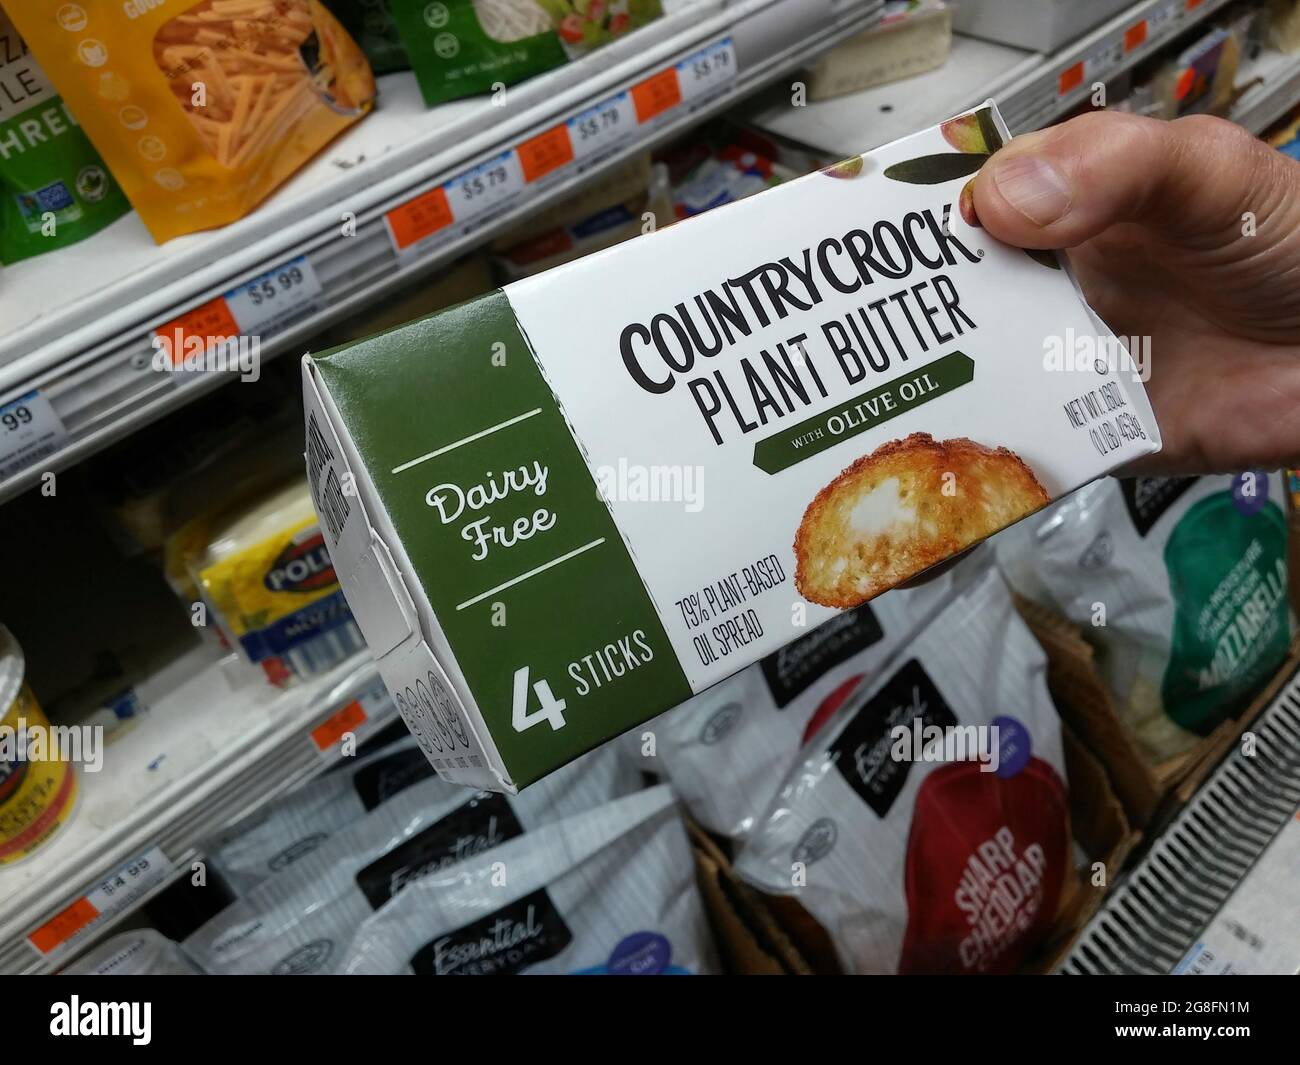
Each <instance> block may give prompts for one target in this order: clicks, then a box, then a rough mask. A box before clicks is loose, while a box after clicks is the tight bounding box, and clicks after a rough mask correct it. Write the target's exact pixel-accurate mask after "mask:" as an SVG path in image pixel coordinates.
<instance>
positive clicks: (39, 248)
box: [0, 0, 131, 264]
mask: <svg viewBox="0 0 1300 1065" xmlns="http://www.w3.org/2000/svg"><path fill="white" fill-rule="evenodd" d="M9 2H10V5H11V6H13V7H17V4H16V3H14V0H9ZM130 209H131V205H130V204H129V203H127V201H126V197H125V196H124V195H123V194H122V190H121V189H120V188H119V187H118V185H117V182H116V181H114V180H113V177H112V175H110V174H109V172H108V167H106V166H105V165H104V161H103V160H102V159H101V158H100V157H99V153H98V152H96V151H95V149H94V148H93V147H92V146H91V143H90V141H89V140H88V139H87V138H86V135H85V133H83V132H82V130H81V127H80V126H79V125H77V120H76V119H75V118H73V116H72V112H71V111H69V110H68V107H67V105H66V104H65V103H64V102H63V98H62V97H60V96H59V94H58V93H57V92H55V91H54V88H53V86H51V85H50V82H49V79H48V78H47V77H46V76H45V74H44V72H43V71H42V70H41V68H40V67H39V66H38V65H37V63H36V59H35V57H34V56H32V55H31V53H30V52H28V50H27V46H26V45H25V44H24V43H23V41H22V38H21V37H19V36H18V31H17V30H16V29H15V28H14V26H13V24H12V23H11V22H10V21H9V17H8V16H7V15H6V14H5V13H4V11H3V10H2V9H0V263H6V264H10V263H16V262H18V261H19V260H20V259H26V258H29V257H31V256H33V255H40V254H41V253H42V252H47V251H53V250H54V249H55V248H62V247H64V246H65V245H67V244H73V243H75V242H76V241H79V240H83V239H84V238H86V237H88V236H90V235H91V234H92V233H98V232H99V231H100V230H101V229H103V228H104V227H105V226H106V225H108V224H109V223H110V222H113V221H115V220H116V219H118V218H121V217H122V215H124V214H126V212H127V211H129V210H130Z"/></svg>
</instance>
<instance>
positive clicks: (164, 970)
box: [63, 928, 202, 976]
mask: <svg viewBox="0 0 1300 1065" xmlns="http://www.w3.org/2000/svg"><path fill="white" fill-rule="evenodd" d="M63 972H64V973H65V974H67V975H69V976H72V975H76V976H201V975H202V973H200V972H199V970H198V969H197V968H196V967H195V965H194V963H193V962H192V961H190V960H189V958H187V957H185V955H184V954H183V953H182V952H181V948H180V947H179V946H178V945H177V944H176V943H173V942H172V941H171V940H170V939H168V938H167V937H166V936H164V935H162V934H161V933H160V932H156V931H154V929H152V928H137V929H134V930H132V931H130V932H122V933H120V934H119V935H116V936H113V937H111V938H109V939H106V940H104V942H103V943H101V944H100V945H99V946H97V947H95V948H94V949H93V950H89V951H87V952H86V953H85V954H83V955H82V956H81V957H80V958H78V959H77V960H76V961H74V962H73V963H72V964H71V965H69V966H68V967H67V968H66V969H64V970H63Z"/></svg>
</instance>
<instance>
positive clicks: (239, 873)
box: [201, 737, 433, 895]
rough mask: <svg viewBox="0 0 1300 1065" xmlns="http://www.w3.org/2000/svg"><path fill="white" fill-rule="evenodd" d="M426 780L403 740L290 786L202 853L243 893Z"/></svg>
mask: <svg viewBox="0 0 1300 1065" xmlns="http://www.w3.org/2000/svg"><path fill="white" fill-rule="evenodd" d="M431 776H433V766H431V765H430V764H429V760H428V759H427V758H425V757H424V752H423V751H421V750H420V748H419V745H418V744H416V742H415V740H414V739H411V738H409V737H408V738H407V739H404V740H400V741H399V742H397V743H394V744H390V745H389V746H387V747H384V748H383V749H382V750H378V751H375V752H374V753H373V754H369V755H366V756H365V757H362V758H356V759H353V760H351V761H349V762H347V763H345V764H344V765H342V766H339V767H338V768H337V769H335V770H334V771H333V772H330V773H325V774H323V775H321V776H319V777H316V778H315V779H314V780H311V781H309V782H308V783H306V784H304V785H303V786H302V787H300V788H295V789H294V790H293V791H291V792H290V793H289V794H288V795H286V796H284V797H283V798H282V799H279V800H277V801H276V802H273V803H269V804H268V805H267V806H266V807H265V808H263V809H261V810H259V811H257V812H256V813H254V814H252V815H250V816H249V817H246V818H244V819H243V820H240V821H238V822H236V823H235V824H233V825H231V826H230V827H228V828H227V829H226V830H225V831H223V832H222V833H221V834H220V835H219V836H217V837H216V838H215V839H213V840H212V841H211V842H209V843H207V844H206V845H204V846H203V847H202V848H201V850H202V851H203V852H204V853H205V854H206V855H207V856H208V859H209V861H210V862H211V864H212V865H213V866H214V867H215V868H216V870H217V871H218V872H219V873H220V874H221V877H222V879H223V880H224V881H225V882H226V884H227V886H228V887H229V888H230V890H231V891H232V892H234V893H235V894H236V895H244V894H247V893H248V892H249V891H251V890H252V889H253V888H254V887H256V886H257V885H258V884H260V883H261V882H262V881H263V880H265V879H266V878H267V877H269V876H273V875H274V874H276V873H278V872H280V871H281V870H282V869H286V868H288V867H289V866H291V865H293V863H294V862H296V861H298V860H299V859H301V858H303V857H305V856H306V855H308V854H310V853H311V852H312V851H314V850H315V849H316V848H317V847H319V846H320V845H321V844H322V843H324V842H325V841H326V840H327V839H329V838H330V836H331V835H333V834H334V833H335V832H337V831H338V830H339V829H341V828H343V827H345V826H347V825H350V824H352V823H353V822H355V821H358V820H360V819H361V818H362V817H364V816H365V815H366V814H367V813H369V812H370V811H372V810H374V809H375V808H376V807H378V806H380V805H382V804H383V803H385V802H387V801H388V800H389V799H392V798H393V797H394V796H396V795H398V794H400V793H401V792H402V791H404V790H406V789H407V788H409V787H411V786H412V785H413V784H418V783H420V782H421V781H423V780H427V779H428V778H429V777H431Z"/></svg>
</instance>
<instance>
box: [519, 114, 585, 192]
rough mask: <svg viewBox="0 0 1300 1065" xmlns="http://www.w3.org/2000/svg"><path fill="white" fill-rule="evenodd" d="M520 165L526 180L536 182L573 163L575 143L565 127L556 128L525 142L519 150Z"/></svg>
mask: <svg viewBox="0 0 1300 1065" xmlns="http://www.w3.org/2000/svg"><path fill="white" fill-rule="evenodd" d="M516 150H517V151H518V152H519V163H520V165H521V166H522V167H523V170H524V180H525V181H528V182H532V181H536V180H537V179H538V178H539V177H545V176H546V175H547V174H549V173H551V171H553V170H558V169H559V168H560V167H562V166H564V165H565V164H566V163H571V162H573V142H572V141H571V140H569V131H568V129H566V128H565V127H564V126H556V127H555V128H554V129H548V130H547V131H546V132H545V133H540V134H538V135H537V136H536V137H534V138H533V139H532V140H528V141H524V143H523V144H521V145H520V146H519V147H518V149H516Z"/></svg>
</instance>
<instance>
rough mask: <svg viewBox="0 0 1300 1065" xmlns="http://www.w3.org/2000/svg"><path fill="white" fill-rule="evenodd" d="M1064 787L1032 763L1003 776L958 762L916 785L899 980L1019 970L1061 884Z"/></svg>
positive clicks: (1064, 840) (1037, 763)
mask: <svg viewBox="0 0 1300 1065" xmlns="http://www.w3.org/2000/svg"><path fill="white" fill-rule="evenodd" d="M1068 845H1069V814H1068V809H1067V806H1066V793H1065V785H1064V784H1063V783H1062V781H1061V778H1060V777H1059V776H1058V775H1057V773H1056V770H1054V769H1053V768H1052V767H1051V766H1050V765H1048V764H1047V763H1046V762H1044V761H1043V760H1042V759H1039V758H1033V757H1031V758H1030V759H1029V761H1028V763H1027V764H1026V765H1025V766H1024V767H1023V768H1022V769H1020V771H1019V772H1017V773H1015V774H1014V775H1012V776H1009V777H1005V778H1004V777H1003V776H1001V775H1000V774H999V773H993V772H983V771H981V765H980V763H978V762H956V763H953V764H950V765H945V766H942V767H940V768H938V769H935V770H934V771H933V772H931V773H930V774H929V775H928V776H927V777H926V778H925V780H924V781H923V782H922V784H921V787H920V789H919V790H918V792H917V795H916V805H915V808H914V809H913V811H912V828H911V833H910V836H909V839H908V845H907V864H906V871H905V878H906V881H905V882H906V895H907V930H906V932H905V933H904V937H903V950H902V955H901V957H900V958H899V963H898V971H899V972H900V973H912V974H915V973H944V974H959V973H989V974H1004V973H1012V972H1015V971H1016V970H1017V969H1018V968H1019V967H1020V965H1021V964H1022V963H1023V962H1024V960H1025V956H1026V954H1027V953H1028V951H1029V949H1030V948H1032V946H1033V945H1034V944H1035V943H1036V942H1037V941H1038V940H1039V939H1040V938H1041V936H1042V935H1043V933H1044V932H1046V930H1047V929H1048V927H1050V925H1051V922H1052V918H1053V917H1054V916H1055V913H1056V906H1057V902H1058V900H1059V899H1060V896H1061V889H1062V887H1063V884H1064V877H1065V867H1066V859H1067V853H1066V851H1067V848H1068Z"/></svg>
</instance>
